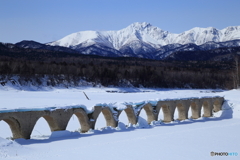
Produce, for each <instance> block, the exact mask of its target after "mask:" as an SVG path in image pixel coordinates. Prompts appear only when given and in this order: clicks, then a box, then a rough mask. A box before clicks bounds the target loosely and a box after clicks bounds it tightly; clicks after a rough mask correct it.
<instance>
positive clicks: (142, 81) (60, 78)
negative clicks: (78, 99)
mask: <svg viewBox="0 0 240 160" xmlns="http://www.w3.org/2000/svg"><path fill="white" fill-rule="evenodd" d="M177 54H178V55H179V54H180V53H177ZM184 54H185V53H184ZM219 56H225V60H224V61H222V58H219ZM226 57H227V58H226ZM235 59H236V53H235V52H233V53H227V54H223V55H218V58H216V59H211V60H202V61H196V60H194V61H192V60H187V61H186V60H184V61H173V60H171V61H170V60H169V61H156V60H149V59H140V58H109V57H100V56H92V55H83V54H79V53H69V52H60V51H53V50H45V49H29V48H27V49H24V48H20V47H17V46H15V45H14V44H3V43H1V44H0V74H1V77H0V78H1V79H0V82H1V84H2V85H4V84H5V83H7V81H10V80H11V79H12V77H14V76H15V77H17V79H15V81H17V82H18V83H19V84H20V85H26V84H29V83H31V84H32V85H36V86H41V85H43V83H44V81H46V82H47V83H46V85H49V86H57V85H60V84H62V83H65V84H66V86H67V85H71V86H79V85H80V83H79V82H80V81H81V80H85V81H88V82H92V83H93V84H102V85H104V86H109V85H114V86H135V87H139V86H144V87H164V88H175V87H178V88H186V87H191V88H234V87H235V85H236V80H237V78H236V61H235ZM239 59H240V58H239ZM239 70H240V69H239Z"/></svg>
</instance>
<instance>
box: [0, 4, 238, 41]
mask: <svg viewBox="0 0 240 160" xmlns="http://www.w3.org/2000/svg"><path fill="white" fill-rule="evenodd" d="M134 22H149V23H151V24H152V25H154V26H157V27H159V28H161V29H163V30H167V31H169V32H172V33H181V32H183V31H186V30H189V29H191V28H193V27H215V28H217V29H223V28H225V27H227V26H237V25H240V0H0V42H10V43H16V42H19V41H21V40H34V41H38V42H41V43H46V42H50V41H55V40H58V39H60V38H62V37H64V36H66V35H68V34H71V33H74V32H78V31H84V30H98V31H102V30H119V29H122V28H125V27H127V26H128V25H130V24H131V23H134Z"/></svg>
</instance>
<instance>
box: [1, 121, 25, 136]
mask: <svg viewBox="0 0 240 160" xmlns="http://www.w3.org/2000/svg"><path fill="white" fill-rule="evenodd" d="M3 121H4V122H6V123H7V124H8V125H9V127H10V129H11V132H12V137H13V139H17V138H22V133H21V125H20V123H19V121H18V120H17V119H15V118H14V117H9V118H6V119H3Z"/></svg>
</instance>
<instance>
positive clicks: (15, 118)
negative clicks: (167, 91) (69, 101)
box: [0, 97, 224, 139]
mask: <svg viewBox="0 0 240 160" xmlns="http://www.w3.org/2000/svg"><path fill="white" fill-rule="evenodd" d="M223 102H224V98H223V97H207V98H190V99H179V100H159V101H156V102H154V103H152V102H151V101H149V102H143V103H140V104H137V105H130V104H126V107H125V109H122V110H118V109H117V108H114V107H109V106H107V105H105V106H101V105H99V106H94V108H93V111H92V112H90V113H89V112H88V111H87V110H86V109H85V108H84V107H82V106H79V107H73V108H69V109H54V110H50V109H43V110H34V111H15V110H11V111H4V112H1V111H0V121H5V122H6V123H7V124H8V125H9V126H10V129H11V131H12V136H13V139H17V138H25V139H30V136H31V133H32V131H33V128H34V126H35V124H36V122H37V121H38V119H39V118H41V117H43V118H44V119H45V120H46V121H47V123H48V125H49V127H50V129H51V131H52V132H53V131H62V130H66V127H67V124H68V122H69V120H70V118H71V117H72V115H76V116H77V117H78V120H79V123H80V126H81V132H83V133H84V132H87V131H88V130H89V129H94V128H95V123H96V121H97V118H98V115H99V114H100V113H101V112H102V114H103V115H104V117H105V120H106V126H111V127H117V126H118V118H119V116H120V114H121V113H122V112H125V113H126V115H127V117H128V121H129V123H131V124H137V122H138V117H139V115H140V112H141V111H142V110H144V111H145V112H146V115H147V122H148V123H149V124H150V123H151V122H152V121H157V120H159V113H160V110H162V112H163V117H161V119H162V120H163V122H165V123H167V122H171V121H173V120H174V118H176V119H178V120H180V121H181V120H185V119H188V118H192V119H198V118H200V117H201V116H202V117H212V115H213V112H218V111H220V110H221V109H222V104H223ZM175 110H177V111H178V117H174V112H175ZM189 110H191V112H190V113H191V115H188V113H189ZM201 112H203V113H202V115H201Z"/></svg>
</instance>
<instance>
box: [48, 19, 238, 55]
mask: <svg viewBox="0 0 240 160" xmlns="http://www.w3.org/2000/svg"><path fill="white" fill-rule="evenodd" d="M189 44H192V45H195V46H194V48H193V47H192V46H191V47H189ZM47 45H50V46H62V47H67V48H70V49H73V50H77V51H79V52H81V53H83V54H95V55H103V56H114V55H115V56H125V57H142V58H151V59H161V58H162V57H165V56H166V55H165V54H167V53H166V52H162V50H163V49H166V48H167V50H172V52H171V53H173V52H175V51H191V50H209V49H216V48H221V47H236V46H240V26H230V27H227V28H224V29H222V30H218V29H216V28H213V27H208V28H199V27H195V28H193V29H190V30H188V31H185V32H183V33H180V34H175V33H170V32H168V31H164V30H162V29H160V28H158V27H155V26H152V25H151V24H150V23H146V22H143V23H139V22H137V23H133V24H131V25H129V26H128V27H126V28H124V29H121V30H118V31H80V32H77V33H72V34H70V35H67V36H66V37H63V38H62V39H60V40H57V41H54V42H50V43H47ZM168 54H169V53H168ZM159 55H160V56H159Z"/></svg>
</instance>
